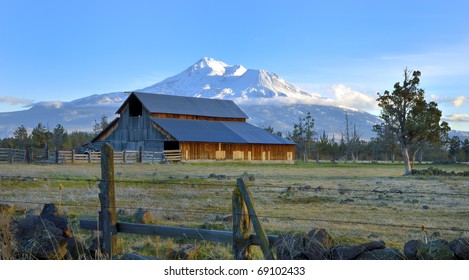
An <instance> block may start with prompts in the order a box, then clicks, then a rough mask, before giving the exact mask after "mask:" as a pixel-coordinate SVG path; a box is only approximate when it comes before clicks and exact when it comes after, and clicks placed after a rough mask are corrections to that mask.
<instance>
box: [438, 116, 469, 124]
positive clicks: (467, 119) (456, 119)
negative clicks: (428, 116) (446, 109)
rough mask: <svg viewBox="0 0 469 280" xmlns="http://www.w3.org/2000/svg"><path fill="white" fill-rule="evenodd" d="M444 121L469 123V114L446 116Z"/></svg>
mask: <svg viewBox="0 0 469 280" xmlns="http://www.w3.org/2000/svg"><path fill="white" fill-rule="evenodd" d="M442 119H443V120H445V121H450V122H469V114H454V115H445V116H443V118H442Z"/></svg>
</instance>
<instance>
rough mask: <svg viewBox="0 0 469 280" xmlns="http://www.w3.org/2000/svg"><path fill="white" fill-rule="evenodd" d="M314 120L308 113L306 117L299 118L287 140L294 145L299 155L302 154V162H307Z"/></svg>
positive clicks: (313, 133) (313, 132)
mask: <svg viewBox="0 0 469 280" xmlns="http://www.w3.org/2000/svg"><path fill="white" fill-rule="evenodd" d="M315 134H316V132H315V131H314V119H313V117H312V116H311V113H310V112H308V114H307V115H306V117H303V118H302V117H300V118H299V119H298V123H297V124H294V125H293V132H292V133H291V134H289V136H288V137H287V138H288V139H290V140H292V141H293V142H295V143H296V147H297V150H298V151H299V154H303V161H305V162H306V161H308V153H309V150H310V148H311V144H312V143H313V140H314V139H313V137H314V135H315Z"/></svg>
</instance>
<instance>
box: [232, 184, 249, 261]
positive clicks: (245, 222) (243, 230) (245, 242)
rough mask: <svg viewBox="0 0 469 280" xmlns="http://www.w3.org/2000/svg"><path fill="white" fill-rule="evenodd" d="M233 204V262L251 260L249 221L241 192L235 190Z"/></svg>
mask: <svg viewBox="0 0 469 280" xmlns="http://www.w3.org/2000/svg"><path fill="white" fill-rule="evenodd" d="M232 202H233V254H234V259H235V260H251V259H252V255H251V247H250V243H251V242H250V239H249V237H250V236H251V220H250V218H249V214H248V210H247V208H246V204H245V203H244V200H243V197H242V195H241V191H240V190H239V189H238V188H235V190H234V191H233V195H232Z"/></svg>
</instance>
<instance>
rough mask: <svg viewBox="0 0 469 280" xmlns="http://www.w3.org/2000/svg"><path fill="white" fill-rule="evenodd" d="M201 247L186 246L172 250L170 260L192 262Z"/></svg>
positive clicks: (169, 255) (169, 253)
mask: <svg viewBox="0 0 469 280" xmlns="http://www.w3.org/2000/svg"><path fill="white" fill-rule="evenodd" d="M199 249H200V246H199V245H195V244H185V245H182V246H181V247H179V248H176V249H171V250H170V251H169V252H168V253H167V256H166V257H167V258H168V259H170V260H190V259H194V256H195V254H197V253H198V252H199Z"/></svg>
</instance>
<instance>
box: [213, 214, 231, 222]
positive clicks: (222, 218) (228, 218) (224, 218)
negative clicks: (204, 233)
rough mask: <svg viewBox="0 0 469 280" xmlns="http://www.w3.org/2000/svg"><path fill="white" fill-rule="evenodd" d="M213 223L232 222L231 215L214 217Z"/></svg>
mask: <svg viewBox="0 0 469 280" xmlns="http://www.w3.org/2000/svg"><path fill="white" fill-rule="evenodd" d="M215 221H216V222H232V221H233V215H231V214H230V215H225V216H221V215H218V214H217V215H216V216H215Z"/></svg>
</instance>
